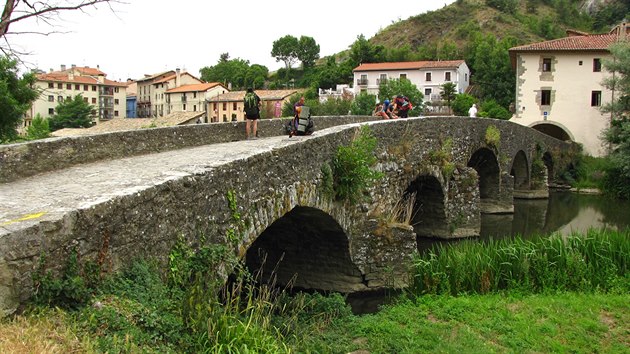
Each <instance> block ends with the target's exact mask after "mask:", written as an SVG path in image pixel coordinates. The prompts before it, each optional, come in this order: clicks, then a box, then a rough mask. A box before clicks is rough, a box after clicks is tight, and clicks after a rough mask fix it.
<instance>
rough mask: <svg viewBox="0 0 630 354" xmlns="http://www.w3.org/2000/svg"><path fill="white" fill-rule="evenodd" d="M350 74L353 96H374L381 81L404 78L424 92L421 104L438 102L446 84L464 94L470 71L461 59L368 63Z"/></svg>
mask: <svg viewBox="0 0 630 354" xmlns="http://www.w3.org/2000/svg"><path fill="white" fill-rule="evenodd" d="M352 72H353V74H354V83H355V85H354V93H355V94H359V93H361V92H367V93H370V94H373V95H377V96H378V88H379V85H380V84H381V83H382V82H386V81H387V80H389V79H401V78H405V79H408V80H409V81H411V83H413V84H414V85H416V87H417V88H418V90H420V92H422V93H424V100H425V101H439V100H441V98H440V92H442V88H441V86H442V85H444V84H445V83H447V82H452V83H454V84H455V86H456V89H457V92H459V93H463V92H465V91H466V88H467V87H468V85H469V83H470V70H469V68H468V65H466V62H465V61H463V60H445V61H409V62H394V63H368V64H361V65H359V66H358V67H356V68H354V70H352Z"/></svg>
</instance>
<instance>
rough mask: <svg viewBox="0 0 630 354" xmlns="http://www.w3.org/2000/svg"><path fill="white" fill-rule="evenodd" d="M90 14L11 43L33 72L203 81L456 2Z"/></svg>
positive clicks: (194, 5)
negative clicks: (289, 40)
mask: <svg viewBox="0 0 630 354" xmlns="http://www.w3.org/2000/svg"><path fill="white" fill-rule="evenodd" d="M125 1H126V2H127V4H114V10H115V13H112V11H110V10H109V9H108V8H106V7H105V6H100V7H99V8H98V9H96V10H95V9H93V8H92V9H88V10H87V11H86V12H87V13H81V12H78V11H73V12H66V13H65V14H64V15H63V16H62V19H63V22H62V21H60V22H59V23H58V24H57V27H56V28H55V29H56V30H57V31H70V32H71V33H64V34H52V35H49V36H39V35H26V34H23V35H19V36H13V37H10V38H9V40H10V42H11V43H12V45H13V46H14V47H16V48H17V49H19V50H21V51H27V52H30V53H32V54H31V55H29V56H26V57H23V59H24V61H25V62H26V63H27V64H29V65H30V67H38V68H39V69H42V70H45V71H48V70H49V69H51V68H53V69H55V70H59V67H60V65H61V64H65V65H67V66H70V65H71V64H76V65H77V66H90V67H96V65H99V66H100V69H101V70H102V71H104V72H105V73H107V74H108V75H107V77H108V78H109V79H112V80H121V81H124V80H126V79H127V78H132V79H138V78H141V77H142V76H143V75H144V74H154V73H158V72H161V71H165V70H173V69H175V68H181V69H183V70H184V69H185V70H187V71H189V72H190V73H192V74H193V75H195V76H199V69H201V68H202V67H204V66H213V65H216V63H217V61H218V60H219V56H220V55H221V53H226V52H227V53H229V54H230V58H232V59H234V58H241V59H244V60H249V62H250V64H261V65H265V66H267V67H268V68H269V70H271V71H273V70H277V69H278V68H280V67H282V66H283V63H282V62H276V60H275V59H274V58H273V57H272V56H271V49H272V46H273V42H274V41H275V40H277V39H279V38H281V37H283V36H285V35H288V34H290V35H292V36H294V37H296V38H299V37H300V36H310V37H313V38H314V39H315V41H316V42H317V43H318V44H319V46H320V56H322V57H323V56H327V55H331V54H334V53H337V52H340V51H342V50H345V49H347V48H348V46H349V45H351V44H352V43H353V42H354V41H355V40H356V38H357V36H358V35H360V34H363V35H364V36H365V37H366V38H370V37H372V36H374V35H375V34H376V33H377V32H378V31H379V30H381V29H384V28H386V27H387V26H388V25H390V24H392V23H394V22H397V21H399V20H405V19H407V18H409V17H411V16H415V15H419V14H422V13H425V12H427V11H431V10H436V9H439V8H441V7H443V6H445V5H448V4H450V3H452V2H454V0H422V1H419V0H397V1H394V2H391V3H389V2H384V3H380V4H378V3H377V2H372V1H365V0H319V1H313V2H301V1H288V0H270V1H253V0H246V1H221V0H219V1H216V0H215V1H212V0H210V1H206V0H177V1H161V0H125ZM11 29H12V30H13V31H42V32H43V31H49V30H50V29H49V28H48V27H45V24H43V23H41V22H40V23H38V22H36V21H29V22H27V21H23V22H22V23H19V24H15V26H13V27H12V28H11Z"/></svg>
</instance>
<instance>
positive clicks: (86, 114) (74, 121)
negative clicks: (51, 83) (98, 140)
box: [49, 94, 96, 131]
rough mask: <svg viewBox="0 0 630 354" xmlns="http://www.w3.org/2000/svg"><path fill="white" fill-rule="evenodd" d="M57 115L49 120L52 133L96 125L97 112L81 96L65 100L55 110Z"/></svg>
mask: <svg viewBox="0 0 630 354" xmlns="http://www.w3.org/2000/svg"><path fill="white" fill-rule="evenodd" d="M55 112H56V114H55V115H54V116H52V117H51V118H50V119H49V124H50V129H51V130H52V131H55V130H59V129H62V128H89V127H91V126H92V125H94V118H93V117H94V115H95V114H96V111H95V109H94V107H93V106H92V105H90V104H89V103H87V102H85V101H84V100H83V97H82V96H81V95H80V94H79V95H76V96H74V98H73V99H71V100H65V101H63V102H61V103H59V104H58V105H57V108H55Z"/></svg>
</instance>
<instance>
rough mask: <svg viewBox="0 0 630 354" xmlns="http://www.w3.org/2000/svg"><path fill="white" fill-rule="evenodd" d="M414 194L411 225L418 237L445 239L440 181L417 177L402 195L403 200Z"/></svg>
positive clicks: (446, 226)
mask: <svg viewBox="0 0 630 354" xmlns="http://www.w3.org/2000/svg"><path fill="white" fill-rule="evenodd" d="M414 193H415V202H414V205H413V218H412V221H411V223H412V225H413V229H414V232H415V233H416V235H418V236H419V237H447V236H448V235H449V230H448V220H447V219H446V208H445V203H444V199H445V198H444V190H443V188H442V184H441V183H440V181H439V180H438V179H437V178H436V177H434V176H431V175H422V176H419V177H417V178H416V179H415V180H414V181H413V182H411V184H410V185H409V187H407V189H406V190H405V192H404V194H403V199H405V198H407V197H409V196H411V195H413V194H414Z"/></svg>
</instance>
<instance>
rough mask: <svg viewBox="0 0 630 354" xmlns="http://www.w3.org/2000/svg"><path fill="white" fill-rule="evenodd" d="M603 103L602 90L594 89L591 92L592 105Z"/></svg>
mask: <svg viewBox="0 0 630 354" xmlns="http://www.w3.org/2000/svg"><path fill="white" fill-rule="evenodd" d="M601 105H602V92H601V91H592V92H591V107H599V106H601Z"/></svg>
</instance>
